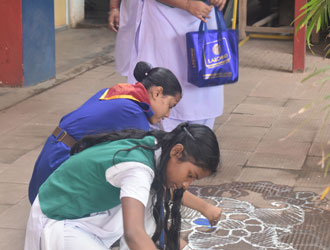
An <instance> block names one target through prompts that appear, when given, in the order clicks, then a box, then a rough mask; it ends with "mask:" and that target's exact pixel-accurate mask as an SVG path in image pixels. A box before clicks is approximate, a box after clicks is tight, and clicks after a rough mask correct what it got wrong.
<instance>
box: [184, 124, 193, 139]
mask: <svg viewBox="0 0 330 250" xmlns="http://www.w3.org/2000/svg"><path fill="white" fill-rule="evenodd" d="M183 130H184V131H185V132H186V133H187V135H188V136H189V137H190V138H191V139H193V140H195V137H194V136H193V135H192V134H191V133H190V132H189V130H188V129H187V127H186V126H184V127H183Z"/></svg>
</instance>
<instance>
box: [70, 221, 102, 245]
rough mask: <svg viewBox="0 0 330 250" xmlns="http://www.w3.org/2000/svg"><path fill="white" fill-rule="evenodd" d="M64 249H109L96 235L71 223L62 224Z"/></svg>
mask: <svg viewBox="0 0 330 250" xmlns="http://www.w3.org/2000/svg"><path fill="white" fill-rule="evenodd" d="M64 249H65V250H72V249H79V250H91V249H93V250H109V248H108V247H107V246H106V245H104V243H103V242H102V241H101V240H100V239H99V238H98V237H97V236H96V235H94V234H92V233H90V232H87V231H85V230H83V229H81V228H79V227H76V226H72V225H65V226H64Z"/></svg>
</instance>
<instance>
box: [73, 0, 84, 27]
mask: <svg viewBox="0 0 330 250" xmlns="http://www.w3.org/2000/svg"><path fill="white" fill-rule="evenodd" d="M84 7H85V0H69V20H70V26H71V27H72V28H75V27H76V26H77V24H78V23H79V22H81V21H83V20H84V18H85V8H84Z"/></svg>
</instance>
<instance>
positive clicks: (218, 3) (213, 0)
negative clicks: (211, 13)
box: [210, 0, 226, 10]
mask: <svg viewBox="0 0 330 250" xmlns="http://www.w3.org/2000/svg"><path fill="white" fill-rule="evenodd" d="M210 4H211V5H213V6H214V7H217V8H219V10H222V9H223V8H224V7H225V4H226V0H210Z"/></svg>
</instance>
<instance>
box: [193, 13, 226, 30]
mask: <svg viewBox="0 0 330 250" xmlns="http://www.w3.org/2000/svg"><path fill="white" fill-rule="evenodd" d="M214 14H215V19H216V21H217V27H218V30H219V31H226V30H227V25H226V22H225V18H224V17H223V14H222V11H221V10H219V9H218V8H216V7H214ZM204 26H205V31H206V32H207V31H208V29H207V25H206V23H204V22H203V21H201V23H200V25H199V29H198V31H199V32H202V31H203V30H204Z"/></svg>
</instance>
